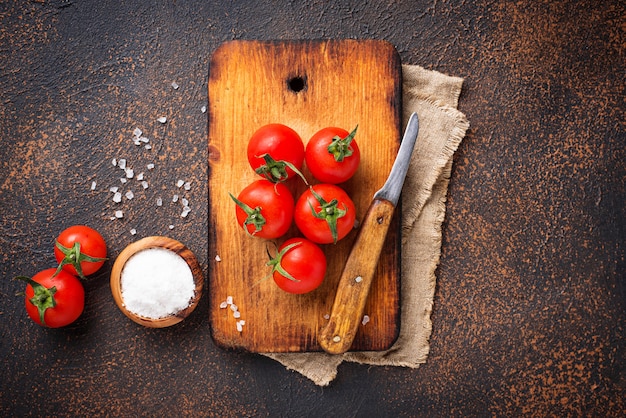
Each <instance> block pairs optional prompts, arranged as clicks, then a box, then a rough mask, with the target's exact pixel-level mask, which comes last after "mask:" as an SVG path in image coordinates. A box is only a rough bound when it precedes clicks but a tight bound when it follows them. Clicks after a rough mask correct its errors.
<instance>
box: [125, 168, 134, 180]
mask: <svg viewBox="0 0 626 418" xmlns="http://www.w3.org/2000/svg"><path fill="white" fill-rule="evenodd" d="M134 176H135V171H134V170H133V169H132V168H127V169H126V178H127V179H132V178H133V177H134Z"/></svg>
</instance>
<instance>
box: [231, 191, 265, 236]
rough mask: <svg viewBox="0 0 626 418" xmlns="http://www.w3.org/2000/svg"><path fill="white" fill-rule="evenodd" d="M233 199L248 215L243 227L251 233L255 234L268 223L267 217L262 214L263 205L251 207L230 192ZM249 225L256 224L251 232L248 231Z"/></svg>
mask: <svg viewBox="0 0 626 418" xmlns="http://www.w3.org/2000/svg"><path fill="white" fill-rule="evenodd" d="M228 195H229V196H230V198H231V199H233V201H234V202H235V203H236V204H237V206H239V207H240V208H241V209H242V210H243V211H244V212H245V213H246V215H247V216H248V217H247V218H246V220H245V221H244V222H243V229H244V230H245V231H246V232H247V233H248V234H249V235H254V234H256V233H257V232H259V231H260V230H262V229H263V226H264V225H265V224H266V220H265V217H263V215H262V214H261V210H262V209H261V206H257V207H256V208H254V209H253V208H251V207H250V206H249V205H246V204H245V203H244V202H242V201H241V200H239V199H237V198H236V197H235V196H233V195H232V194H230V193H228ZM248 225H254V232H253V233H250V231H248Z"/></svg>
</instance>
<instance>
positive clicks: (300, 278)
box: [267, 238, 327, 294]
mask: <svg viewBox="0 0 626 418" xmlns="http://www.w3.org/2000/svg"><path fill="white" fill-rule="evenodd" d="M267 264H268V265H269V266H272V276H273V278H274V282H276V284H277V285H278V287H280V288H281V289H282V290H284V291H285V292H289V293H296V294H302V293H308V292H311V291H313V290H315V289H317V288H318V287H319V286H320V285H321V284H322V282H323V281H324V276H325V275H326V265H327V263H326V256H325V255H324V252H323V251H322V249H321V248H320V247H318V246H317V245H316V244H314V243H312V242H311V241H309V240H307V239H306V238H290V239H288V240H287V241H285V242H284V243H283V244H282V245H281V246H280V247H279V248H278V254H277V255H276V257H274V258H273V259H271V260H270V261H269V262H268V263H267Z"/></svg>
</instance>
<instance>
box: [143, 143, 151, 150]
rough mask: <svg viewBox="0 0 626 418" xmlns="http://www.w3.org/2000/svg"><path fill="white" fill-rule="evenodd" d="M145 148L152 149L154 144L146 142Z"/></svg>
mask: <svg viewBox="0 0 626 418" xmlns="http://www.w3.org/2000/svg"><path fill="white" fill-rule="evenodd" d="M144 148H145V149H147V150H151V149H152V145H150V144H146V146H145V147H144Z"/></svg>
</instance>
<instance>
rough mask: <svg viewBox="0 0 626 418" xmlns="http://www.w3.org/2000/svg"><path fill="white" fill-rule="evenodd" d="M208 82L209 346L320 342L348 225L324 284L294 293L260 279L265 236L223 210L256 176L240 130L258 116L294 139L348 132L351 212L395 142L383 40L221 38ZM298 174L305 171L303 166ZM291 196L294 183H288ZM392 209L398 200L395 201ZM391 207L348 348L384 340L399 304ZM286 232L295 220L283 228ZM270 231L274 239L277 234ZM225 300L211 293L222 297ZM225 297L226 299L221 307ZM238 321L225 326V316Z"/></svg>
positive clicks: (387, 48)
mask: <svg viewBox="0 0 626 418" xmlns="http://www.w3.org/2000/svg"><path fill="white" fill-rule="evenodd" d="M208 91H209V138H208V141H209V246H210V247H209V277H208V291H209V304H210V306H209V316H210V324H211V332H212V336H213V339H214V341H215V343H216V344H217V345H219V346H220V347H223V348H233V349H241V350H246V351H250V352H303V351H320V350H321V348H320V347H319V345H318V342H317V334H318V332H319V330H320V329H321V328H322V327H323V326H324V325H325V323H326V321H327V319H326V318H325V316H326V315H328V314H329V313H330V309H331V306H332V304H333V299H334V296H335V291H336V287H337V282H338V279H339V276H340V273H341V269H342V267H343V265H344V263H345V260H346V258H347V256H348V252H349V250H350V247H351V245H352V242H353V241H354V237H355V235H356V230H354V231H352V232H351V233H350V234H349V235H348V236H347V237H346V238H345V239H344V240H342V241H340V242H339V243H337V244H336V245H324V246H322V248H323V250H324V252H325V253H326V256H327V258H328V271H327V274H326V278H325V281H324V283H323V284H322V285H321V286H320V287H319V288H318V289H316V290H315V291H313V292H311V293H309V294H305V295H292V294H288V293H285V292H283V291H282V290H280V289H279V288H278V287H277V286H276V285H275V283H274V281H273V280H272V279H271V278H268V275H269V273H270V269H269V267H267V266H266V264H265V263H266V262H267V260H268V255H267V249H268V248H269V249H270V252H272V253H273V252H274V249H275V247H274V245H273V244H272V243H271V242H268V241H265V240H262V239H260V238H256V237H250V236H249V235H247V234H246V233H245V232H244V231H243V229H241V228H240V227H239V226H238V224H237V223H236V220H235V204H234V203H233V201H232V200H231V199H230V197H229V195H228V193H229V192H230V193H232V194H233V195H235V196H236V195H237V194H238V193H239V192H240V191H241V190H242V189H243V188H244V187H246V186H247V185H248V184H249V183H251V182H252V181H254V180H256V179H258V178H259V177H258V176H257V175H256V174H255V173H254V172H253V170H252V169H251V168H250V167H249V166H248V162H247V159H246V146H247V143H248V139H249V138H250V136H251V135H252V134H253V132H254V131H256V130H257V129H258V128H260V127H261V126H263V125H265V124H268V123H282V124H285V125H287V126H290V127H292V128H293V129H295V130H296V131H297V132H298V133H299V134H300V136H301V137H302V139H303V141H304V142H305V143H306V142H307V141H308V138H310V137H311V136H312V135H313V134H314V133H315V132H316V131H317V130H319V129H321V128H323V127H326V126H338V127H342V128H344V129H346V130H348V131H351V130H352V129H353V128H354V127H355V126H356V125H357V124H358V132H357V135H356V140H357V141H358V143H359V147H360V149H361V154H362V155H361V158H362V162H361V166H360V167H359V170H358V171H357V174H356V175H355V177H354V178H353V179H351V180H350V181H348V182H347V183H345V184H344V185H343V187H344V188H345V189H346V191H347V192H348V193H349V194H350V195H351V196H352V198H353V199H354V202H355V205H356V208H357V220H361V219H362V218H363V215H364V214H365V211H366V209H367V207H368V205H369V203H370V202H371V200H372V196H373V194H374V192H375V191H376V190H378V189H379V188H380V187H381V186H382V185H383V183H384V181H385V179H386V178H387V175H388V173H389V171H390V169H391V166H392V165H393V161H394V159H395V156H396V154H397V151H398V147H399V143H400V137H401V135H400V129H401V126H400V125H401V64H400V58H399V56H398V53H397V51H396V50H395V48H394V47H393V46H392V45H391V44H389V43H387V42H384V41H373V40H362V41H358V40H330V41H293V42H261V41H233V42H228V43H225V44H223V45H222V46H220V47H219V48H218V49H217V50H216V51H215V52H214V54H213V56H212V59H211V63H210V76H209V83H208ZM304 173H305V175H306V176H307V178H309V179H312V177H311V176H310V173H308V171H306V168H305V170H304ZM291 187H292V189H293V191H294V193H295V194H296V196H295V197H296V198H297V196H298V194H299V193H300V192H302V191H303V190H304V187H305V186H304V185H303V184H302V182H295V185H293V184H292V185H291ZM398 212H399V211H398ZM398 212H396V216H395V219H394V221H393V223H392V226H391V231H390V233H389V236H388V237H387V242H386V244H385V249H384V250H383V251H384V253H383V255H382V256H381V259H380V263H379V266H378V270H377V272H376V276H375V278H374V282H373V284H372V288H371V293H370V296H369V299H368V303H367V306H366V309H365V314H366V315H368V316H369V322H367V323H366V324H365V325H362V326H360V328H359V332H358V334H357V336H356V339H355V341H354V344H353V345H352V350H358V351H361V350H384V349H386V348H388V347H389V346H391V344H392V343H393V342H394V341H395V339H396V338H397V334H398V330H399V320H400V315H399V308H400V238H399V237H400V231H399V228H400V223H399V219H400V216H399V213H398ZM296 234H298V231H297V229H296V228H295V227H292V229H291V231H290V232H289V233H288V234H287V236H286V237H285V239H286V238H287V237H290V236H294V235H296ZM281 242H282V239H281V240H278V241H276V244H277V245H279V244H280V243H281ZM229 296H231V297H232V302H233V303H234V305H236V307H237V311H238V312H239V315H240V318H235V315H234V310H233V309H234V308H233V307H232V306H231V305H229V306H228V307H227V308H223V307H220V305H221V304H222V306H224V305H225V304H223V302H225V301H227V299H228V297H229ZM231 308H233V309H231ZM239 320H244V321H245V324H244V325H243V326H240V330H239V329H238V326H237V321H239Z"/></svg>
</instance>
